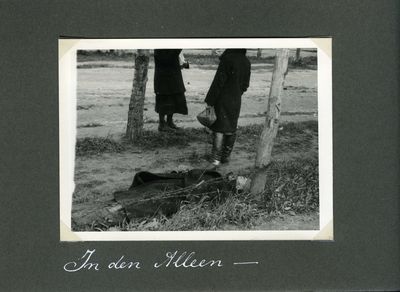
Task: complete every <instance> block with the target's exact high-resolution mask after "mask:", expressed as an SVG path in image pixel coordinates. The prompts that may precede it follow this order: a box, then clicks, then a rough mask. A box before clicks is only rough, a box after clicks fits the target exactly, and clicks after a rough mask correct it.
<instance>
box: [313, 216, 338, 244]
mask: <svg viewBox="0 0 400 292" xmlns="http://www.w3.org/2000/svg"><path fill="white" fill-rule="evenodd" d="M313 240H333V221H332V220H331V221H329V223H328V224H326V225H325V226H324V227H322V228H321V230H320V232H318V234H317V235H316V236H314V238H313Z"/></svg>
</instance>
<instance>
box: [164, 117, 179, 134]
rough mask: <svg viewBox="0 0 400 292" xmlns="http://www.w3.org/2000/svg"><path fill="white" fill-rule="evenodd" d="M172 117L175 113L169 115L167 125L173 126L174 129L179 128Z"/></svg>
mask: <svg viewBox="0 0 400 292" xmlns="http://www.w3.org/2000/svg"><path fill="white" fill-rule="evenodd" d="M172 117H173V114H169V115H167V125H168V127H170V128H172V129H174V130H176V129H179V128H178V127H177V126H176V125H175V124H174V121H173V119H172Z"/></svg>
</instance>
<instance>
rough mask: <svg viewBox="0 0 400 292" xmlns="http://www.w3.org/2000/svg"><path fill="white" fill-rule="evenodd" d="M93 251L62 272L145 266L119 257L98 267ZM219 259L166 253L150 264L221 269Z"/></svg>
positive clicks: (125, 268) (181, 253)
mask: <svg viewBox="0 0 400 292" xmlns="http://www.w3.org/2000/svg"><path fill="white" fill-rule="evenodd" d="M95 253H96V250H95V249H92V250H90V249H88V250H86V252H85V253H84V254H83V256H82V257H81V258H79V259H78V260H76V261H71V262H68V263H66V264H65V265H64V271H66V272H69V273H74V272H78V271H84V270H91V271H99V270H100V269H108V270H140V269H142V268H143V267H144V266H145V265H144V264H142V262H141V261H138V260H132V259H129V258H128V257H125V255H121V256H120V257H119V258H118V259H115V260H112V261H110V262H108V264H106V265H100V263H99V262H98V261H97V260H96V259H95ZM252 264H258V262H234V263H233V265H252ZM223 266H224V265H223V262H222V260H221V259H204V258H202V259H198V258H196V253H195V252H194V251H192V252H188V251H183V252H180V251H177V250H176V251H167V252H166V253H165V255H164V256H163V257H160V259H159V260H156V261H154V262H153V263H152V264H151V266H150V267H151V268H153V269H161V268H204V267H211V268H221V267H223Z"/></svg>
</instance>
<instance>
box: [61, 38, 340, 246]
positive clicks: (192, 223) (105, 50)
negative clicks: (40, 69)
mask: <svg viewBox="0 0 400 292" xmlns="http://www.w3.org/2000/svg"><path fill="white" fill-rule="evenodd" d="M331 62H332V61H331V39H329V38H319V39H309V38H298V39H290V38H287V39H240V38H237V39H103V40H98V39H97V40H96V39H92V40H91V39H60V40H59V74H60V79H59V113H60V224H61V225H60V226H61V227H60V232H61V234H60V236H61V240H62V241H80V240H243V239H245V240H272V239H273V240H275V239H279V240H317V239H318V240H321V239H323V240H333V216H332V105H331V94H332V89H331V82H332V77H331Z"/></svg>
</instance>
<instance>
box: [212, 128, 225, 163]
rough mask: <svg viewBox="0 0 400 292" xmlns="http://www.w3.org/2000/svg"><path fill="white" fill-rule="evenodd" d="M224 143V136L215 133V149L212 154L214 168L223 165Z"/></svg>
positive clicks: (213, 148)
mask: <svg viewBox="0 0 400 292" xmlns="http://www.w3.org/2000/svg"><path fill="white" fill-rule="evenodd" d="M223 141H224V134H222V133H217V132H214V133H213V147H212V153H211V161H212V164H213V165H214V166H218V165H220V163H221V155H222V145H223Z"/></svg>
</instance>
